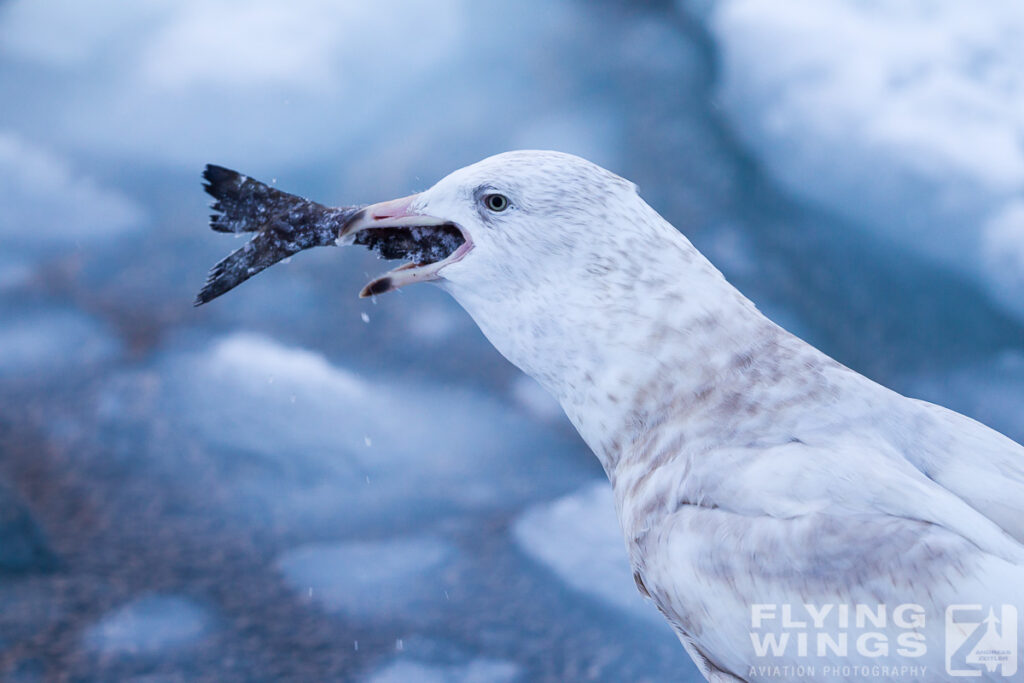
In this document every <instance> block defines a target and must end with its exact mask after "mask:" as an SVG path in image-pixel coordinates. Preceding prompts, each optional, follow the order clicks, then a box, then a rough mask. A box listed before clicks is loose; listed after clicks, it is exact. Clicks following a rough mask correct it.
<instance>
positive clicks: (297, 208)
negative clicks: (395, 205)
mask: <svg viewBox="0 0 1024 683" xmlns="http://www.w3.org/2000/svg"><path fill="white" fill-rule="evenodd" d="M203 179H204V180H205V183H204V185H203V188H204V189H205V190H206V192H207V194H209V195H210V196H211V197H213V198H214V200H215V201H214V202H213V204H212V207H211V208H212V209H213V210H214V211H215V213H213V214H212V215H211V216H210V227H211V228H212V229H213V230H215V231H217V232H230V233H236V234H238V233H247V232H248V233H255V235H254V236H253V238H252V239H250V240H249V241H248V242H246V243H245V244H244V245H242V246H241V247H240V248H238V249H236V250H235V251H233V252H231V253H230V254H229V255H228V256H227V257H225V258H224V259H222V260H221V261H219V262H218V263H217V264H216V265H214V266H213V268H211V269H210V272H209V274H208V275H207V278H206V283H205V284H204V285H203V287H202V289H201V290H200V291H199V294H198V295H196V298H195V301H194V302H193V305H195V306H202V305H203V304H206V303H209V302H210V301H213V300H214V299H216V298H217V297H219V296H221V295H223V294H226V293H227V292H230V291H231V290H232V289H234V288H235V287H237V286H238V285H240V284H242V283H243V282H245V281H246V280H248V279H249V278H251V277H252V276H254V275H256V274H257V273H260V272H262V271H263V270H266V269H267V268H269V267H270V266H272V265H274V264H275V263H278V262H280V261H282V260H284V259H286V258H288V257H290V256H293V255H294V254H297V253H299V252H300V251H305V250H307V249H312V248H313V247H330V246H335V245H336V244H337V240H338V233H339V232H340V231H341V229H342V228H343V227H344V226H345V225H346V224H347V223H348V221H349V220H350V219H351V218H352V217H353V216H355V215H356V214H358V213H359V211H360V210H361V209H362V207H361V206H342V207H328V206H324V205H323V204H319V203H317V202H314V201H311V200H309V199H306V198H304V197H300V196H298V195H294V194H289V193H287V192H283V191H281V190H278V189H276V188H273V187H270V186H269V185H267V184H266V183H263V182H260V181H258V180H256V179H254V178H250V177H249V176H246V175H243V174H241V173H239V172H238V171H233V170H231V169H229V168H225V167H223V166H217V165H215V164H207V166H206V169H205V170H204V171H203Z"/></svg>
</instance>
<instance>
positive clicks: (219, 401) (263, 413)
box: [99, 333, 592, 529]
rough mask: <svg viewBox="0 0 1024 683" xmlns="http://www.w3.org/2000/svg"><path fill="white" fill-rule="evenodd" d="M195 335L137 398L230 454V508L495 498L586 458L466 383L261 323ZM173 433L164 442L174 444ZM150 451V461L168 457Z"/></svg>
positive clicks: (121, 412)
mask: <svg viewBox="0 0 1024 683" xmlns="http://www.w3.org/2000/svg"><path fill="white" fill-rule="evenodd" d="M206 346H207V348H205V349H204V350H198V351H194V352H187V353H172V354H168V355H167V356H165V357H164V358H163V359H162V360H160V361H158V363H157V366H156V369H155V370H156V372H157V373H158V376H160V377H162V378H163V380H162V382H161V383H160V384H159V385H158V387H159V394H158V395H157V396H150V399H149V400H151V401H155V403H154V405H153V406H152V407H151V408H148V409H155V410H158V411H159V412H160V413H161V414H165V415H169V416H172V420H173V425H174V427H173V430H172V434H177V435H179V436H178V437H177V438H179V439H185V438H188V439H198V440H199V441H200V442H201V443H203V444H206V446H205V448H207V449H210V450H212V451H214V452H217V451H225V452H230V453H232V454H234V455H233V456H232V457H231V458H228V459H219V460H215V461H214V462H212V463H211V465H212V466H213V467H215V469H216V471H219V472H221V474H220V475H219V476H221V477H223V481H224V484H223V488H222V490H221V492H220V496H222V497H223V498H224V502H225V504H226V505H228V507H229V514H234V515H238V514H239V513H241V514H243V515H256V516H264V515H269V516H273V515H275V514H280V515H283V516H284V518H286V519H292V520H295V521H296V523H297V522H298V520H302V519H305V520H306V521H307V522H310V523H312V522H315V521H320V522H323V523H326V522H327V521H328V520H331V524H332V525H334V526H333V528H335V529H342V528H346V527H352V528H356V529H358V528H360V527H362V526H363V524H362V523H361V522H360V520H365V519H377V520H379V521H383V520H389V519H390V520H400V519H427V518H430V517H431V516H433V515H437V514H443V513H450V512H454V511H457V510H473V509H476V510H482V509H505V508H508V507H509V506H512V505H515V504H517V503H518V502H520V501H530V500H536V499H538V498H540V497H542V496H545V495H557V494H558V493H561V492H564V491H566V490H569V488H570V487H571V486H573V485H574V484H575V483H576V482H578V481H580V480H581V478H582V477H584V476H586V475H585V473H586V472H588V471H591V470H590V469H589V466H591V465H592V462H591V460H590V456H589V455H587V456H585V457H576V456H574V455H573V454H574V453H575V454H577V455H578V454H580V450H581V446H580V445H579V444H578V443H577V442H575V441H572V440H569V439H567V438H566V437H565V436H564V435H562V434H560V433H558V432H556V431H553V430H548V429H545V428H544V427H542V426H540V425H537V424H536V423H534V422H532V421H531V420H529V419H528V418H527V417H525V416H522V415H519V414H517V413H516V411H513V410H509V409H508V406H506V405H503V404H501V403H499V402H497V401H495V400H494V399H492V398H489V397H487V396H484V395H482V394H479V393H476V392H473V391H469V390H465V389H458V388H447V387H438V386H430V387H427V386H421V385H418V384H417V382H415V381H413V380H410V379H407V378H403V379H400V380H392V379H388V378H370V377H365V376H362V375H357V374H355V373H353V372H351V371H349V370H346V369H344V368H341V367H337V366H335V365H333V364H331V363H329V362H328V361H327V360H326V359H325V358H324V357H323V356H322V355H320V354H318V353H315V352H312V351H307V350H304V349H301V348H295V347H289V346H285V345H282V344H279V343H277V342H275V341H273V340H271V339H269V338H266V337H263V336H259V335H252V334H243V333H237V334H231V335H228V336H225V337H221V338H219V339H215V340H212V341H210V342H209V343H208V344H207V345H206ZM147 376H148V375H140V376H134V375H126V376H124V377H122V378H121V379H119V380H116V381H113V382H111V383H110V386H109V388H108V390H107V391H106V392H105V393H104V396H103V398H102V399H101V400H100V408H99V410H100V414H101V416H102V418H103V419H104V420H105V421H107V422H109V423H110V424H111V425H117V424H124V423H125V422H126V421H130V420H132V419H134V418H133V413H134V411H135V410H137V409H138V408H139V406H140V403H139V400H138V399H137V398H136V396H137V394H138V393H139V392H147V391H149V390H148V389H147V388H146V387H147V384H146V382H147V381H148V380H147V379H146V378H147ZM139 419H143V420H144V419H145V418H144V416H143V417H140V418H139ZM496 435H499V436H497V437H496ZM173 443H175V442H173V441H171V442H167V443H166V444H161V448H164V447H166V448H168V449H169V450H170V451H171V452H173V451H174V449H175V448H184V447H185V446H184V445H179V446H173ZM367 443H370V444H372V447H368V446H367ZM150 457H151V458H152V461H151V462H150V465H151V466H152V467H156V468H158V469H162V468H164V467H169V466H172V465H175V462H174V460H173V459H168V458H169V456H165V455H162V454H158V453H157V452H154V453H152V454H151V456H150ZM135 459H136V460H137V461H138V456H135ZM139 462H140V464H141V463H142V462H145V460H144V459H143V460H141V461H139ZM176 466H181V465H180V464H177V465H176ZM176 476H180V473H179V474H178V475H176Z"/></svg>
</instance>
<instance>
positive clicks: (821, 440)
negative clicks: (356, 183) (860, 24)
mask: <svg viewBox="0 0 1024 683" xmlns="http://www.w3.org/2000/svg"><path fill="white" fill-rule="evenodd" d="M453 235H455V236H456V237H457V239H453V237H452V236H453ZM339 243H341V244H351V243H358V244H367V245H370V246H371V247H374V248H376V249H377V250H378V251H380V252H381V253H384V254H385V255H386V256H388V257H391V258H394V257H396V256H402V255H405V256H411V257H412V258H413V261H412V262H410V263H407V264H406V265H403V266H402V267H400V268H397V269H395V270H393V271H391V272H390V273H387V274H385V275H383V276H381V277H380V278H377V279H376V280H374V281H373V282H371V283H370V284H369V285H367V287H366V289H364V291H363V294H364V295H376V294H381V293H384V292H387V291H390V290H392V289H396V288H398V287H401V286H403V285H406V284H409V283H413V282H421V281H432V282H434V283H436V284H438V285H440V286H441V287H442V288H444V289H445V290H446V291H448V292H449V293H450V294H451V295H452V296H453V297H455V299H456V300H457V301H458V302H459V304H461V305H462V307H463V308H465V310H466V311H467V312H468V313H469V314H470V315H471V316H472V317H473V319H474V320H475V321H476V323H477V324H478V325H479V327H480V329H481V330H482V331H483V333H484V334H485V335H486V336H487V338H488V339H489V340H490V341H491V343H492V344H493V345H494V346H495V347H496V348H497V349H498V351H500V352H501V353H502V354H503V355H504V356H505V357H506V358H508V359H509V360H510V361H511V362H512V363H514V364H515V365H517V366H518V367H519V368H521V369H522V370H523V371H524V372H526V373H527V374H528V375H530V376H532V377H533V378H535V379H536V380H537V381H538V382H540V384H541V385H543V386H544V387H545V388H546V389H547V390H548V391H549V392H551V394H553V395H554V396H555V397H556V398H557V399H558V401H559V402H560V404H561V406H562V408H563V409H564V410H565V413H566V414H567V415H568V417H569V419H570V420H571V421H572V423H573V425H575V427H576V429H577V430H578V431H579V433H580V435H581V436H582V437H583V439H584V440H585V441H586V443H587V445H588V446H589V447H590V448H591V450H593V452H594V454H595V455H596V456H597V458H598V459H599V460H600V462H601V464H602V466H603V467H604V470H605V472H606V473H607V475H608V478H609V480H610V481H611V484H612V487H613V489H614V492H615V501H616V508H617V512H618V518H619V522H620V524H621V527H622V532H623V534H624V536H625V541H626V546H627V549H628V554H629V560H630V563H631V565H632V569H633V573H634V578H635V580H636V585H637V587H638V588H639V590H640V591H641V592H642V593H643V594H644V595H645V596H649V598H650V600H651V601H653V603H654V604H655V605H656V606H657V608H658V609H659V610H660V611H661V612H662V614H663V615H664V616H665V618H666V619H667V620H668V622H669V623H670V624H671V625H672V628H673V629H674V630H675V632H676V633H677V634H678V636H679V639H680V640H681V641H682V644H683V646H684V647H685V648H686V650H687V652H688V653H689V654H690V656H691V657H692V658H693V660H694V662H696V664H697V666H698V667H699V668H700V670H701V672H702V673H703V674H704V676H705V677H706V678H707V679H708V680H711V681H738V680H739V681H760V680H773V681H778V680H796V679H800V680H848V679H860V680H864V679H865V678H868V679H880V678H881V679H889V678H893V679H899V680H920V681H935V680H945V679H947V678H949V677H952V676H967V677H971V678H975V679H978V678H981V679H984V680H989V679H991V680H1006V678H1005V676H1007V675H1016V676H1020V675H1021V672H1020V671H1018V668H1021V667H1018V664H1019V661H1020V650H1019V648H1018V647H1017V646H1018V645H1019V642H1020V637H1019V633H1018V630H1017V627H1016V623H1015V621H1014V619H1015V614H1016V613H1017V612H1019V610H1020V608H1022V607H1024V545H1022V543H1024V448H1022V447H1021V446H1020V445H1018V444H1017V443H1015V442H1013V441H1011V440H1010V439H1008V438H1006V437H1005V436H1002V435H1001V434H999V433H997V432H995V431H993V430H991V429H989V428H988V427H985V426H984V425H982V424H980V423H978V422H975V421H974V420H971V419H969V418H967V417H964V416H963V415H960V414H958V413H955V412H952V411H950V410H947V409H945V408H942V407H939V406H936V405H933V404H930V403H926V402H924V401H919V400H914V399H911V398H907V397H904V396H901V395H900V394H897V393H895V392H893V391H891V390H889V389H887V388H885V387H883V386H880V385H879V384H876V383H875V382H873V381H871V380H869V379H867V378H865V377H863V376H862V375H860V374H858V373H856V372H854V371H852V370H850V369H849V368H846V367H844V366H843V365H841V364H840V363H838V362H836V361H834V360H833V359H831V358H829V357H828V356H826V355H825V354H824V353H822V352H820V351H818V350H817V349H815V348H814V347H813V346H811V345H810V344H807V343H806V342H804V341H802V340H800V339H798V338H797V337H795V336H793V335H792V334H790V333H788V332H787V331H786V330H784V329H782V328H780V327H779V326H778V325H776V324H774V323H773V322H772V321H770V320H768V319H767V318H765V317H764V316H763V315H762V314H761V313H760V312H759V311H758V310H757V309H756V308H755V306H754V305H753V304H752V303H751V302H750V301H749V300H748V299H746V298H745V297H744V296H743V295H742V294H740V292H739V291H737V290H736V289H735V288H734V287H732V286H731V285H730V284H729V283H728V282H727V281H726V280H725V278H724V277H723V276H722V274H721V273H720V272H719V271H718V270H716V269H715V267H714V266H712V265H711V263H710V262H709V261H708V260H707V259H706V258H704V256H702V255H701V254H700V253H699V252H698V251H697V250H696V249H695V248H694V247H693V245H692V244H691V243H690V242H689V241H688V240H687V239H686V237H684V236H683V235H682V234H681V233H680V232H679V231H678V230H676V229H675V228H674V227H673V226H672V225H670V224H669V223H668V222H667V221H666V220H665V219H663V218H662V217H661V216H660V215H658V213H657V212H655V211H654V210H653V209H652V208H651V207H650V206H648V205H647V204H646V203H645V202H644V201H643V200H642V199H641V198H640V196H639V195H638V193H637V188H636V186H635V185H633V184H632V183H630V182H628V181H626V180H624V179H622V178H620V177H618V176H616V175H615V174H613V173H611V172H609V171H607V170H605V169H603V168H600V167H599V166H596V165H594V164H592V163H590V162H588V161H586V160H584V159H580V158H578V157H574V156H571V155H567V154H561V153H556V152H541V151H520V152H509V153H505V154H500V155H497V156H494V157H491V158H488V159H485V160H483V161H481V162H479V163H476V164H473V165H472V166H468V167H466V168H463V169H460V170H458V171H455V172H454V173H452V174H451V175H449V176H447V177H446V178H444V179H442V180H441V181H440V182H438V183H437V184H436V185H434V186H433V187H432V188H430V189H429V190H426V191H425V192H422V193H420V194H416V195H412V196H410V197H405V198H402V199H396V200H393V201H389V202H383V203H380V204H374V205H372V206H369V207H366V208H365V209H363V210H362V211H361V212H360V213H357V214H355V215H354V217H352V218H351V219H350V220H347V222H346V223H345V225H344V227H342V228H341V230H340V238H339ZM428 243H429V245H430V246H431V248H432V251H431V253H432V255H431V254H426V251H427V250H425V249H423V248H420V249H417V247H416V245H417V244H428ZM439 245H441V246H439ZM1011 650H1012V652H1011Z"/></svg>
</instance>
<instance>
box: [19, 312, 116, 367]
mask: <svg viewBox="0 0 1024 683" xmlns="http://www.w3.org/2000/svg"><path fill="white" fill-rule="evenodd" d="M0 320H2V324H0V379H16V378H26V379H27V378H37V379H38V378H40V377H50V378H52V377H54V376H57V375H59V374H61V373H67V372H75V371H78V370H82V369H85V368H87V367H88V366H89V365H91V364H95V363H101V362H103V361H106V360H109V359H110V358H112V357H114V356H116V354H117V353H118V352H119V351H120V343H119V341H118V340H117V338H116V337H114V336H113V335H112V334H111V333H110V332H109V331H108V330H107V329H106V327H105V326H104V325H103V324H102V323H101V322H99V321H97V320H95V319H94V318H91V317H89V316H88V315H86V314H84V313H82V312H80V311H76V310H73V309H68V308H58V309H50V310H45V309H43V310H21V311H17V312H14V313H13V315H9V316H4V317H3V318H2V319H0Z"/></svg>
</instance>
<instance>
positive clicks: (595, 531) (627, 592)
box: [513, 481, 667, 628]
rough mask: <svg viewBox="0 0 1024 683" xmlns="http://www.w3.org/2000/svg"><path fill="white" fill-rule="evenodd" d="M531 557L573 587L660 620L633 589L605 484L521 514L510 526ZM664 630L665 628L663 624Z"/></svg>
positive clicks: (599, 482) (649, 617) (662, 621)
mask: <svg viewBox="0 0 1024 683" xmlns="http://www.w3.org/2000/svg"><path fill="white" fill-rule="evenodd" d="M513 534H514V536H515V539H516V542H518V543H519V545H520V547H521V548H522V549H523V551H524V552H525V553H526V554H527V555H529V556H530V557H531V558H533V559H534V560H536V561H537V562H540V563H541V564H543V565H545V566H546V567H548V569H550V570H551V571H553V572H554V573H555V574H556V575H557V576H558V578H559V579H560V580H562V581H564V582H565V583H566V584H568V585H569V586H572V587H573V588H574V589H576V590H578V591H580V592H582V593H586V594H587V595H589V596H592V597H594V598H596V599H598V600H601V601H603V602H605V603H607V604H608V605H611V606H612V607H615V608H617V609H619V610H622V611H623V612H626V613H629V614H630V615H633V616H635V617H639V618H642V619H647V620H649V621H652V622H654V623H657V624H659V625H664V620H663V619H662V617H661V615H660V614H659V613H658V610H657V609H655V607H654V606H653V605H652V604H650V603H648V602H647V601H645V600H644V599H643V598H642V597H641V596H640V593H639V592H638V591H637V588H636V584H635V583H634V581H633V574H632V571H631V570H630V568H629V560H628V558H627V556H626V546H625V544H624V542H623V540H622V531H621V530H620V529H619V522H618V520H617V519H616V518H615V498H614V496H613V495H612V490H611V486H609V484H608V482H607V481H598V482H595V483H593V484H589V485H587V486H585V487H583V488H581V489H580V490H578V491H576V492H575V493H572V494H570V495H568V496H565V497H563V498H560V499H558V500H556V501H554V502H552V503H543V504H539V505H536V506H534V507H532V508H530V509H529V510H527V511H526V513H525V514H523V515H522V516H521V517H520V518H519V519H518V520H516V523H515V526H514V528H513ZM666 628H667V626H666Z"/></svg>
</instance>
